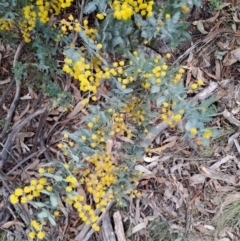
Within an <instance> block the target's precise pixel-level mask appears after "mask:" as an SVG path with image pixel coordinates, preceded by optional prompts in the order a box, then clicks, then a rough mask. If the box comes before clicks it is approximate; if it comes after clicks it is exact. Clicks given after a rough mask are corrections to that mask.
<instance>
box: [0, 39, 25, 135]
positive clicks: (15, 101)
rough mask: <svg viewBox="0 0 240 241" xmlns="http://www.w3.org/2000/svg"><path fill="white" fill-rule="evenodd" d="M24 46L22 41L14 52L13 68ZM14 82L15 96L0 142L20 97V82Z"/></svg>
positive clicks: (16, 80)
mask: <svg viewBox="0 0 240 241" xmlns="http://www.w3.org/2000/svg"><path fill="white" fill-rule="evenodd" d="M24 45H25V42H24V41H22V42H21V43H20V44H19V46H18V48H17V51H16V53H15V56H14V60H13V68H14V67H15V66H16V64H17V62H18V59H19V57H20V54H21V51H22V49H23V47H24ZM15 82H16V92H15V96H14V99H13V102H12V104H11V106H10V108H9V111H8V114H7V117H6V124H5V126H4V128H3V130H2V132H1V134H0V140H2V139H3V138H4V137H5V136H6V132H7V130H8V128H9V127H10V125H11V122H12V118H13V114H14V111H15V109H16V107H17V104H18V100H19V97H20V92H21V82H20V80H18V79H16V78H15Z"/></svg>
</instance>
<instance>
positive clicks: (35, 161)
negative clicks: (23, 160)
mask: <svg viewBox="0 0 240 241" xmlns="http://www.w3.org/2000/svg"><path fill="white" fill-rule="evenodd" d="M39 162H40V160H39V159H38V158H36V159H35V160H34V161H33V162H32V163H30V164H29V165H28V166H27V167H26V168H25V171H27V170H35V168H36V167H37V166H38V164H39Z"/></svg>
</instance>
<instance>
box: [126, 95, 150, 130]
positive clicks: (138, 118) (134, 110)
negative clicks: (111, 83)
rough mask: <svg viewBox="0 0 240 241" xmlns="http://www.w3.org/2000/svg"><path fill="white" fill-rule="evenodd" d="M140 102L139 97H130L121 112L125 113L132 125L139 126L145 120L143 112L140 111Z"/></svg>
mask: <svg viewBox="0 0 240 241" xmlns="http://www.w3.org/2000/svg"><path fill="white" fill-rule="evenodd" d="M142 103H143V102H142V100H141V99H140V98H139V97H136V96H132V97H130V100H129V101H128V103H127V105H126V107H124V108H123V109H122V110H123V112H126V113H127V114H128V115H129V116H130V117H131V120H132V121H133V122H134V123H137V125H139V126H140V125H141V124H142V122H143V121H144V120H145V114H146V113H145V111H144V110H143V109H142Z"/></svg>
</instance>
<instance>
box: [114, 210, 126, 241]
mask: <svg viewBox="0 0 240 241" xmlns="http://www.w3.org/2000/svg"><path fill="white" fill-rule="evenodd" d="M113 220H114V225H115V233H116V235H117V239H118V241H126V238H125V234H124V229H123V224H122V217H121V215H120V212H119V211H117V212H115V213H114V214H113Z"/></svg>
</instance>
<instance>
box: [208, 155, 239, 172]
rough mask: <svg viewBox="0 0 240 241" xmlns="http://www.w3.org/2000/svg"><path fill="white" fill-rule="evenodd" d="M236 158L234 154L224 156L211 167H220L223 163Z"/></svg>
mask: <svg viewBox="0 0 240 241" xmlns="http://www.w3.org/2000/svg"><path fill="white" fill-rule="evenodd" d="M233 159H234V156H230V155H228V156H226V157H224V158H222V159H221V160H219V161H217V162H215V163H214V164H213V165H211V166H210V167H209V168H210V169H212V170H216V169H218V168H219V167H220V166H221V165H222V164H224V163H226V162H228V161H230V160H233Z"/></svg>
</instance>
